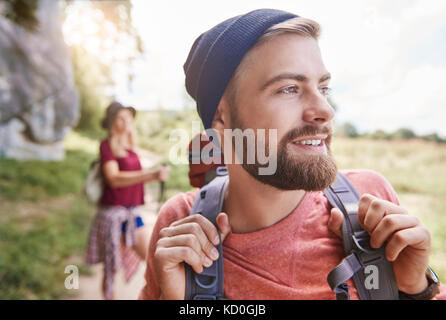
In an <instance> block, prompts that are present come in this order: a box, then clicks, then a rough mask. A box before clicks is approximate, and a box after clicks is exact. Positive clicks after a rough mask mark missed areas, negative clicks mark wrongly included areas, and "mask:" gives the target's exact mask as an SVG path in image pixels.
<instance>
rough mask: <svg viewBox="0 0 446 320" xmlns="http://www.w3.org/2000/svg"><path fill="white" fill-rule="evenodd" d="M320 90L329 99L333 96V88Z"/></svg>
mask: <svg viewBox="0 0 446 320" xmlns="http://www.w3.org/2000/svg"><path fill="white" fill-rule="evenodd" d="M319 90H320V92H321V93H322V95H323V96H326V97H328V96H330V94H331V88H329V87H322V88H320V89H319Z"/></svg>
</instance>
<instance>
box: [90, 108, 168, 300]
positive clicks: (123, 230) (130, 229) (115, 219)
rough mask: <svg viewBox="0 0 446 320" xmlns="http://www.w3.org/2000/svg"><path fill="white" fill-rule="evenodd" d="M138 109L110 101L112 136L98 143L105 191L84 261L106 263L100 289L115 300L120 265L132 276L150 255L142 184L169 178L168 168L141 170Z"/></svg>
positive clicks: (108, 124) (106, 123)
mask: <svg viewBox="0 0 446 320" xmlns="http://www.w3.org/2000/svg"><path fill="white" fill-rule="evenodd" d="M135 115H136V110H135V109H134V108H133V107H124V106H123V105H122V104H120V103H119V102H112V103H111V104H110V105H109V106H108V107H107V109H106V114H105V117H104V119H103V121H102V127H103V128H104V129H106V130H107V131H108V136H107V138H106V139H105V140H103V141H102V142H101V144H100V150H99V152H100V163H101V171H102V175H103V180H104V189H103V194H102V197H101V199H100V203H99V208H98V212H97V214H96V216H95V218H94V220H93V223H92V226H91V231H90V236H89V242H88V248H87V255H86V263H87V264H95V263H99V262H103V263H104V278H103V283H102V291H103V294H104V297H105V299H113V280H114V275H115V273H116V271H117V270H118V269H119V267H120V266H121V265H122V266H123V267H124V269H125V279H126V281H128V280H129V279H130V278H131V277H132V275H133V274H134V272H135V271H136V270H137V267H138V266H139V263H140V261H141V260H145V259H146V254H147V251H148V242H149V238H150V230H149V228H148V227H147V226H144V222H143V220H142V218H141V213H140V206H141V205H143V204H144V183H147V182H151V181H166V180H167V178H168V175H169V171H170V168H169V167H167V166H162V167H159V168H157V169H143V168H142V167H141V163H140V160H139V157H138V155H137V154H136V152H135V150H136V146H137V142H136V140H137V138H136V130H135V127H134V124H133V121H134V118H135Z"/></svg>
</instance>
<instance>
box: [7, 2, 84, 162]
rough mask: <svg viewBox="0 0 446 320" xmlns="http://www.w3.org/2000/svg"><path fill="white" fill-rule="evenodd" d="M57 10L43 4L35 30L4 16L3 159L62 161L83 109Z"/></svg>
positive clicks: (53, 5)
mask: <svg viewBox="0 0 446 320" xmlns="http://www.w3.org/2000/svg"><path fill="white" fill-rule="evenodd" d="M59 10H60V8H59V1H53V0H40V1H39V7H38V10H37V12H36V16H37V18H38V20H39V28H38V30H37V31H35V32H29V31H27V30H25V29H23V28H22V27H20V26H17V25H15V24H14V23H12V22H11V21H9V20H7V19H5V18H3V17H2V16H1V15H0V157H11V158H17V159H42V160H60V159H62V158H63V157H64V150H63V145H62V140H63V138H64V137H65V135H66V134H67V133H68V132H69V131H70V130H71V128H73V127H74V126H75V125H76V123H77V121H78V119H79V106H78V95H77V92H76V89H75V87H74V82H73V71H72V65H71V61H70V57H69V52H68V49H67V47H66V44H65V42H64V39H63V35H62V30H61V20H60V15H59Z"/></svg>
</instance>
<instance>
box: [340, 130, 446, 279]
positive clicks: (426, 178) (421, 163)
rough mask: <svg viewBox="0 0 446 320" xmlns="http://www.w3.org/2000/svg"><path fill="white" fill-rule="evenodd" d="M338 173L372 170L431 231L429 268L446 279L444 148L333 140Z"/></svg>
mask: <svg viewBox="0 0 446 320" xmlns="http://www.w3.org/2000/svg"><path fill="white" fill-rule="evenodd" d="M332 149H333V153H334V155H335V158H336V161H337V163H338V167H339V168H340V169H363V168H367V169H372V170H375V171H377V172H379V173H381V174H382V175H383V176H384V177H386V178H387V180H389V181H390V183H391V184H392V186H393V187H394V189H395V191H396V192H397V194H398V197H399V200H400V203H401V205H402V206H403V207H404V208H406V209H407V210H408V211H409V214H411V215H415V216H417V217H418V218H419V219H420V220H421V222H422V223H423V224H424V225H425V226H426V227H427V228H428V229H429V230H430V231H431V235H432V250H431V266H432V268H433V269H434V270H435V271H436V272H437V274H438V275H439V277H440V278H441V279H446V145H444V144H437V143H433V142H426V141H421V140H409V141H407V140H404V141H385V140H365V139H345V138H339V137H337V138H334V139H333V148H332Z"/></svg>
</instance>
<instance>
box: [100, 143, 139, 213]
mask: <svg viewBox="0 0 446 320" xmlns="http://www.w3.org/2000/svg"><path fill="white" fill-rule="evenodd" d="M99 151H100V160H101V166H103V165H104V163H106V162H107V161H109V160H116V161H117V162H118V165H119V170H120V171H137V170H141V163H140V162H139V158H138V155H137V154H136V153H135V152H133V151H132V150H127V153H128V155H127V156H126V157H124V158H116V157H115V156H114V155H113V153H112V151H111V148H110V144H109V142H108V139H106V140H104V141H102V142H101V146H100V148H99ZM141 204H144V184H143V183H137V184H134V185H131V186H128V187H122V188H111V187H110V186H109V185H108V184H107V183H105V181H104V193H103V194H102V198H101V205H104V206H138V205H141Z"/></svg>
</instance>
